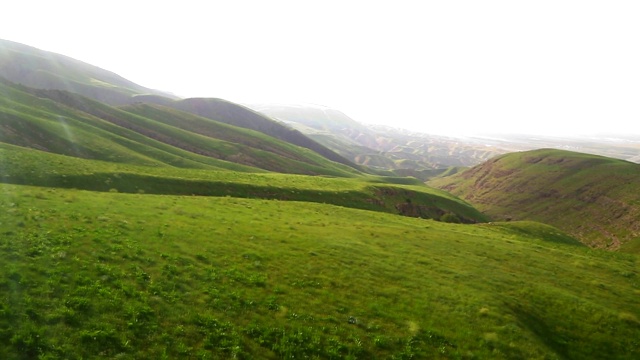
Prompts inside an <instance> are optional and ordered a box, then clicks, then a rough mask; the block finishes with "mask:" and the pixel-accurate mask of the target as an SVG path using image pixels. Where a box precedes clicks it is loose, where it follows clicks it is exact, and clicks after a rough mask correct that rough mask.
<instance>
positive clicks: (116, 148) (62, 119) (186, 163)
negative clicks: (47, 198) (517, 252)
mask: <svg viewBox="0 0 640 360" xmlns="http://www.w3.org/2000/svg"><path fill="white" fill-rule="evenodd" d="M0 92H2V94H3V97H2V98H1V99H0V116H2V118H0V127H2V128H3V129H4V131H3V132H2V133H0V141H2V142H6V143H11V144H15V145H20V146H28V147H32V148H37V149H42V150H46V151H49V152H54V153H60V154H65V155H71V156H78V157H84V158H91V159H98V160H108V161H116V162H127V163H135V164H140V165H158V164H159V163H160V164H165V165H167V164H168V165H172V166H180V167H207V166H213V167H214V168H226V169H231V170H240V171H260V170H259V169H263V170H269V171H278V172H289V173H299V174H311V175H315V174H321V175H333V176H355V175H357V174H360V172H359V171H357V170H356V169H353V168H351V167H348V166H346V165H342V164H339V163H335V162H332V161H330V160H328V159H326V158H324V157H322V156H320V155H319V154H317V153H315V152H313V151H310V150H308V149H305V148H301V147H297V146H294V145H291V144H288V143H285V142H282V141H279V140H277V139H275V138H272V137H269V136H266V135H264V134H262V133H258V132H255V131H248V130H245V129H241V128H236V127H232V126H228V125H226V124H222V123H218V122H215V121H212V120H209V119H204V118H196V117H195V116H192V115H190V114H186V113H181V112H177V111H174V110H171V109H166V108H159V107H158V108H155V110H154V111H151V110H150V108H149V107H147V110H145V109H144V108H143V107H142V106H131V107H128V108H127V109H129V110H131V111H132V112H128V111H125V110H121V109H117V108H114V107H111V106H108V105H105V104H102V103H100V102H97V101H94V100H91V99H88V98H85V97H82V96H80V95H76V94H73V93H69V92H65V91H59V90H34V89H29V88H25V87H22V88H20V87H17V86H14V85H12V84H11V83H9V82H6V81H4V82H2V81H0ZM136 111H137V112H138V113H136ZM145 115H147V116H150V117H145ZM153 117H155V118H153ZM186 124H189V126H187V125H186ZM252 168H253V170H252ZM258 168H259V169H258Z"/></svg>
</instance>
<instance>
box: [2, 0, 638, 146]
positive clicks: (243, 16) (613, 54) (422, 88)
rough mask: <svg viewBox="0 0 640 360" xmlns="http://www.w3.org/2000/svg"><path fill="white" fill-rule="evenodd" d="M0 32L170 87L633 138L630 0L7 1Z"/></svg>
mask: <svg viewBox="0 0 640 360" xmlns="http://www.w3.org/2000/svg"><path fill="white" fill-rule="evenodd" d="M1 9H2V12H1V13H0V17H2V18H1V19H0V38H2V39H6V40H12V41H16V42H20V43H24V44H27V45H31V46H34V47H37V48H40V49H43V50H48V51H53V52H56V53H61V54H64V55H67V56H70V57H73V58H76V59H78V60H82V61H84V62H88V63H90V64H93V65H96V66H99V67H101V68H104V69H107V70H110V71H113V72H115V73H117V74H119V75H121V76H123V77H125V78H127V79H129V80H131V81H134V82H136V83H138V84H140V85H143V86H146V87H150V88H155V89H160V90H165V91H169V92H172V93H175V94H177V95H179V96H183V97H218V98H224V99H227V100H231V101H236V102H241V103H292V104H295V103H311V104H319V105H324V106H328V107H332V108H335V109H338V110H341V111H342V112H344V113H345V114H347V115H348V116H350V117H351V118H353V119H354V120H356V121H359V122H362V123H372V124H386V125H391V126H395V127H401V128H406V129H411V130H416V131H422V132H427V133H434V134H474V133H531V134H547V135H571V134H574V135H579V134H599V133H611V134H639V135H640V21H638V19H640V2H639V1H590V0H582V1H563V0H554V1H547V0H538V1H514V0H509V1H493V0H486V1H477V0H475V1H456V0H450V1H427V0H423V1H412V0H407V1H403V0H398V1H393V2H392V1H376V0H370V1H359V0H351V1H349V0H342V1H333V0H322V1H305V0H297V1H283V0H269V1H260V0H256V1H249V0H234V1H192V0H180V1H159V0H155V1H146V0H135V1H131V0H127V1H121V0H111V1H103V0H100V1H65V0H58V1H32V0H20V1H12V2H10V3H9V4H2V7H1Z"/></svg>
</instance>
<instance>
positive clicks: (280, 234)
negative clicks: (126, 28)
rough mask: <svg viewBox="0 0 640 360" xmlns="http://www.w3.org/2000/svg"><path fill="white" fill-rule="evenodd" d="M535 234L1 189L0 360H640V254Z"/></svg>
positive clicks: (204, 201) (226, 202) (500, 227)
mask: <svg viewBox="0 0 640 360" xmlns="http://www.w3.org/2000/svg"><path fill="white" fill-rule="evenodd" d="M549 236H554V237H555V236H559V237H561V238H564V235H561V234H559V233H558V232H557V230H555V229H552V228H549V227H546V226H538V225H536V224H534V223H517V222H514V223H500V224H497V223H496V224H493V225H488V224H484V225H456V224H446V223H442V222H437V221H432V220H422V219H413V218H407V217H400V216H396V215H392V214H385V213H380V212H371V211H362V210H354V209H348V208H343V207H336V206H332V205H325V204H318V203H304V202H293V201H277V200H260V199H239V198H233V197H215V198H213V197H191V196H157V195H148V194H144V195H143V194H119V193H108V192H103V193H99V192H88V191H80V190H65V189H53V188H40V187H28V186H17V185H6V184H3V185H0V332H1V333H0V353H2V354H3V355H4V357H5V358H7V359H22V358H25V359H26V358H36V357H39V358H47V359H55V358H61V359H62V358H65V359H66V358H90V357H96V356H102V357H109V358H116V357H117V358H181V357H198V358H244V359H256V358H264V359H276V358H317V359H340V358H351V359H371V358H394V359H411V358H441V359H516V358H517V359H522V358H540V359H542V358H547V359H585V358H594V359H595V358H618V359H634V358H637V357H638V356H640V343H639V342H638V339H640V322H639V321H638V317H639V314H640V306H639V305H638V302H637V296H638V294H639V293H640V284H639V283H638V272H639V270H640V269H639V267H638V260H637V257H635V256H633V255H625V254H619V253H608V252H603V251H598V250H592V249H589V248H586V247H581V246H575V245H567V244H565V243H563V242H562V241H549V238H548V237H549Z"/></svg>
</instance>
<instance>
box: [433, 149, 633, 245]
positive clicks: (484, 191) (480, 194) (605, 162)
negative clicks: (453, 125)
mask: <svg viewBox="0 0 640 360" xmlns="http://www.w3.org/2000/svg"><path fill="white" fill-rule="evenodd" d="M429 184H430V185H432V186H436V187H440V188H442V189H445V190H448V191H450V192H452V193H453V194H455V195H458V196H460V197H462V198H463V199H466V200H467V201H469V202H471V203H472V204H474V205H475V206H477V207H478V209H480V210H481V211H484V212H486V213H487V214H488V215H490V216H492V217H494V218H496V219H501V218H506V217H510V218H513V219H532V220H536V221H541V222H545V223H548V224H552V225H554V226H557V227H559V228H561V229H563V230H564V231H567V232H569V233H571V234H573V235H574V236H576V237H577V238H579V239H580V240H582V241H583V242H584V243H586V244H588V245H590V246H596V247H609V248H614V249H615V248H618V247H619V246H620V245H621V244H625V243H627V242H631V243H636V242H637V241H638V238H639V237H640V222H638V219H639V218H640V165H638V164H634V163H630V162H626V161H622V160H614V159H610V158H605V157H600V156H595V155H587V154H580V153H574V152H568V151H561V150H547V149H544V150H536V151H529V152H522V153H513V154H508V155H504V156H501V157H498V158H495V159H493V160H490V161H488V162H486V163H484V164H481V165H479V166H476V167H474V168H472V169H470V170H467V171H465V172H462V173H459V174H456V175H454V176H451V177H447V178H442V179H437V180H434V181H431V182H429Z"/></svg>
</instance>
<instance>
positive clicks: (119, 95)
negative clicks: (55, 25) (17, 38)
mask: <svg viewBox="0 0 640 360" xmlns="http://www.w3.org/2000/svg"><path fill="white" fill-rule="evenodd" d="M0 77H4V78H6V79H8V80H10V81H13V82H15V83H18V84H23V85H26V86H30V87H34V88H40V89H58V90H67V91H71V92H75V93H79V94H83V95H84V96H87V97H91V98H93V99H97V100H99V101H102V102H105V103H107V104H126V103H128V102H129V98H131V96H133V95H136V94H155V95H160V96H165V97H170V98H176V97H175V96H173V95H171V94H168V93H165V92H161V91H157V90H152V89H148V88H145V87H143V86H140V85H137V84H135V83H133V82H131V81H129V80H127V79H124V78H122V77H121V76H119V75H117V74H114V73H112V72H110V71H107V70H103V69H100V68H98V67H96V66H93V65H90V64H87V63H84V62H82V61H78V60H75V59H72V58H70V57H67V56H64V55H60V54H55V53H52V52H48V51H43V50H40V49H36V48H33V47H30V46H26V45H23V44H19V43H15V42H12V41H7V40H2V39H0Z"/></svg>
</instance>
